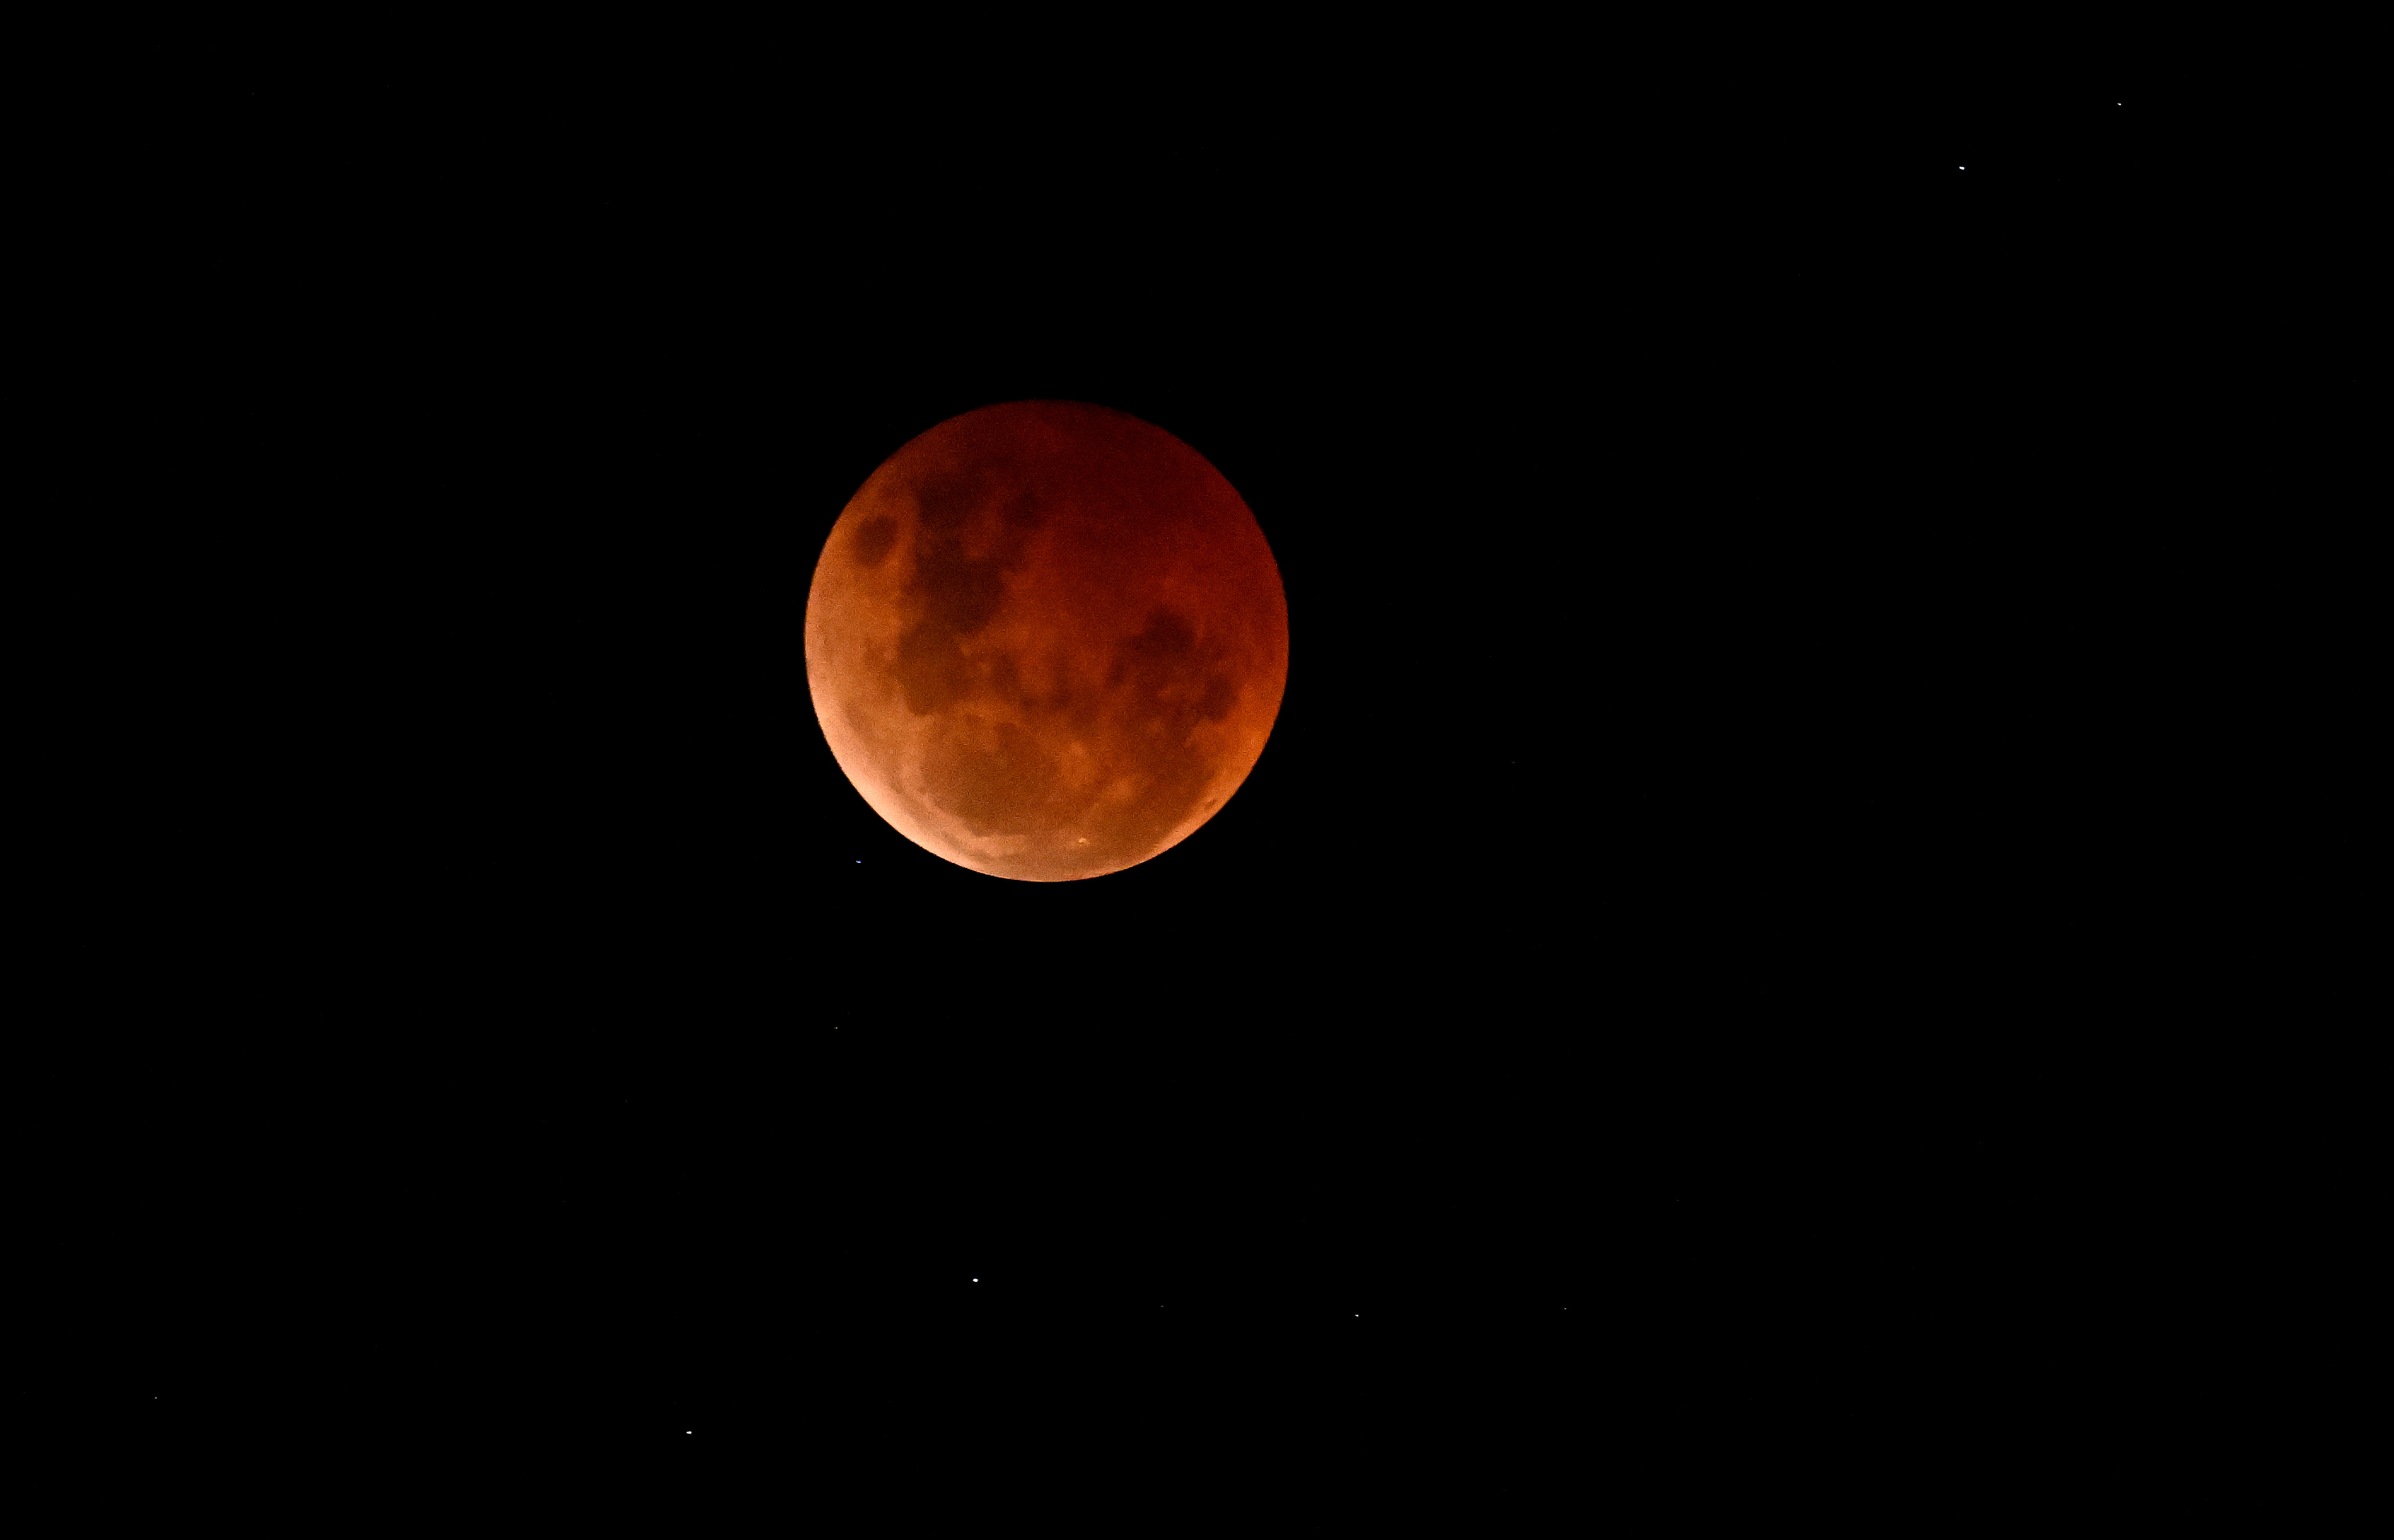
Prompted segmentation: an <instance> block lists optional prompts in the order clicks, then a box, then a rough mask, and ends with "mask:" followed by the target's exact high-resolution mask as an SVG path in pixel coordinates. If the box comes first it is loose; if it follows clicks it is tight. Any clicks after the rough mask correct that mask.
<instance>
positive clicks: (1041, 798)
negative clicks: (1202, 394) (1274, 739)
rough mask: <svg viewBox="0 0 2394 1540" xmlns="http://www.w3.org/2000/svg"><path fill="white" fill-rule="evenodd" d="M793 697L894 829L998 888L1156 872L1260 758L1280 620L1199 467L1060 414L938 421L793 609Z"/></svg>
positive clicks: (1140, 433)
mask: <svg viewBox="0 0 2394 1540" xmlns="http://www.w3.org/2000/svg"><path fill="white" fill-rule="evenodd" d="M806 646H807V685H808V688H809V691H811V692H812V694H813V696H814V706H815V717H816V720H818V721H819V722H821V723H822V731H823V736H824V737H825V738H826V739H827V740H829V742H830V744H831V750H832V754H833V756H834V757H836V758H837V759H838V761H839V768H840V769H841V770H844V771H845V772H847V775H848V780H849V781H850V782H851V783H853V784H854V785H855V787H856V789H857V790H858V791H859V792H860V793H862V795H863V796H864V799H865V801H867V802H869V803H871V804H872V806H873V809H874V810H875V812H877V813H879V814H880V815H881V816H882V817H883V818H884V819H887V820H888V822H889V824H890V826H891V827H893V828H895V829H896V830H897V831H898V832H899V833H901V834H902V835H904V836H906V837H907V838H909V839H911V840H913V841H914V843H915V844H917V845H920V846H921V847H923V848H924V849H927V850H929V851H931V852H932V853H933V854H935V855H938V856H941V857H943V858H945V859H946V860H949V861H952V862H955V863H956V864H957V865H959V866H967V867H970V868H971V869H972V870H974V871H976V872H986V873H988V874H990V875H993V876H1000V877H1012V878H1016V879H1018V880H1020V881H1025V882H1072V881H1075V880H1077V879H1079V878H1082V877H1095V876H1103V875H1106V874H1107V873H1109V872H1119V871H1121V870H1122V869H1123V868H1125V867H1126V866H1136V865H1138V863H1139V862H1143V861H1146V860H1149V859H1151V857H1154V856H1157V855H1160V854H1162V853H1163V852H1164V851H1165V850H1168V849H1172V847H1174V846H1175V845H1177V844H1179V843H1180V842H1181V841H1182V840H1184V839H1186V838H1188V837H1189V836H1190V834H1191V833H1193V832H1195V830H1196V829H1197V828H1198V827H1199V825H1201V824H1203V823H1204V822H1205V821H1206V820H1207V819H1209V818H1211V817H1213V816H1214V814H1215V813H1216V812H1217V811H1219V810H1220V809H1221V807H1222V805H1223V803H1225V802H1227V801H1229V800H1230V796H1231V794H1233V793H1234V792H1236V791H1237V790H1238V789H1239V787H1240V786H1241V785H1242V784H1243V783H1244V782H1245V781H1246V778H1247V772H1248V771H1250V770H1253V769H1254V768H1255V764H1256V757H1258V756H1260V755H1261V754H1262V753H1263V748H1264V742H1265V740H1266V739H1268V738H1269V736H1270V735H1271V729H1272V722H1273V720H1274V718H1275V717H1278V716H1279V714H1280V704H1281V695H1282V691H1283V690H1284V688H1285V687H1286V685H1287V682H1288V602H1287V599H1286V598H1285V596H1284V595H1283V593H1282V589H1281V582H1280V569H1279V567H1278V566H1277V565H1276V564H1275V563H1274V562H1273V560H1272V554H1271V547H1270V546H1269V545H1267V544H1266V543H1265V540H1264V534H1263V531H1262V530H1261V529H1260V528H1258V527H1257V526H1256V520H1255V515H1254V514H1253V513H1251V512H1249V511H1248V509H1247V506H1246V504H1245V503H1244V502H1243V501H1241V500H1240V497H1239V494H1237V493H1236V492H1235V491H1233V490H1232V489H1231V487H1230V482H1229V481H1227V480H1224V479H1223V477H1222V474H1221V472H1219V471H1217V470H1216V469H1215V468H1214V467H1212V466H1211V465H1209V464H1207V463H1206V461H1205V459H1204V457H1203V456H1202V455H1200V454H1198V453H1197V452H1196V451H1195V450H1193V449H1190V447H1189V446H1188V445H1187V444H1184V443H1182V442H1181V441H1179V440H1177V439H1176V438H1174V437H1173V436H1172V435H1171V434H1169V433H1166V432H1165V431H1164V430H1163V429H1162V428H1156V427H1154V426H1152V425H1151V424H1148V423H1145V422H1141V421H1140V420H1139V419H1138V418H1136V417H1132V416H1128V415H1125V414H1123V413H1120V412H1114V411H1111V410H1109V409H1107V408H1105V407H1101V406H1090V405H1085V404H1083V403H1081V402H1077V401H1015V402H1010V403H1008V404H1006V405H1003V406H990V407H983V408H982V409H980V411H977V412H967V413H966V414H965V415H963V416H960V417H952V418H950V419H949V420H948V421H946V422H943V423H941V424H940V425H939V426H938V427H936V428H932V429H930V430H929V431H928V432H927V433H925V434H923V435H922V436H920V437H919V438H916V439H914V440H913V441H910V442H909V443H907V444H906V445H905V446H904V447H903V448H901V449H900V450H899V451H898V453H897V454H893V455H891V456H890V457H889V458H888V460H887V461H885V462H883V464H882V466H881V467H880V468H879V469H878V470H875V472H874V473H873V475H872V477H871V478H870V479H869V480H866V481H865V483H864V485H863V486H862V488H861V489H859V491H858V492H857V494H856V495H855V496H854V497H852V498H850V499H849V501H848V507H847V508H846V509H845V510H844V511H843V512H842V513H841V514H840V517H839V521H838V523H836V524H835V525H834V526H833V528H832V532H831V538H830V539H828V540H827V541H825V542H824V544H823V550H822V558H821V559H820V560H818V561H817V562H816V564H815V575H814V583H813V586H812V587H811V588H810V589H809V592H808V595H807V642H806Z"/></svg>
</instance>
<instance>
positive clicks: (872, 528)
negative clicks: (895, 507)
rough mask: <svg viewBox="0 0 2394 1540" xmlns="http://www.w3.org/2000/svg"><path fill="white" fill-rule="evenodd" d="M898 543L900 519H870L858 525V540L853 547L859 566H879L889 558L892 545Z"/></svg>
mask: <svg viewBox="0 0 2394 1540" xmlns="http://www.w3.org/2000/svg"><path fill="white" fill-rule="evenodd" d="M897 544H898V520H895V519H889V518H881V519H868V520H865V521H864V522H863V523H862V524H860V525H858V526H857V530H856V540H855V542H854V544H853V546H852V547H851V549H852V551H853V554H854V556H855V559H856V564H857V565H858V566H860V567H878V566H880V565H881V563H882V562H884V561H886V560H888V557H889V552H890V549H891V547H893V546H896V545H897Z"/></svg>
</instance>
